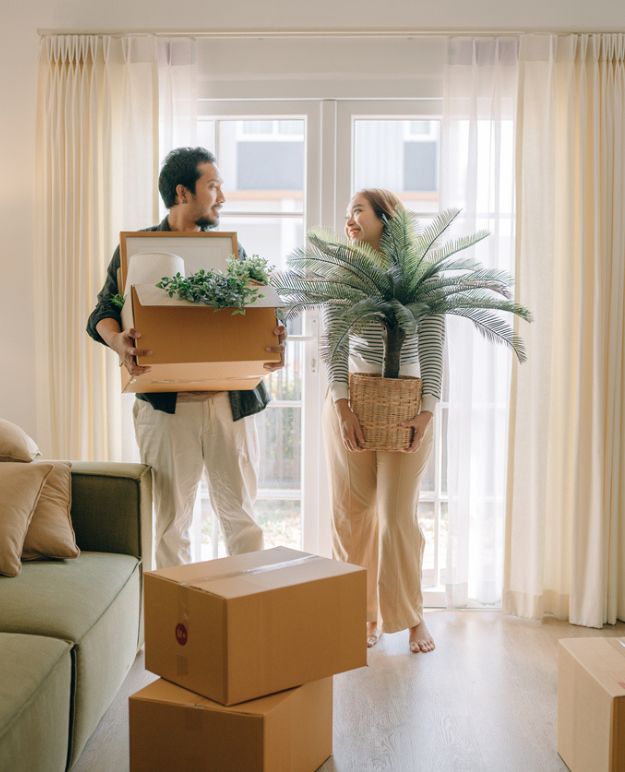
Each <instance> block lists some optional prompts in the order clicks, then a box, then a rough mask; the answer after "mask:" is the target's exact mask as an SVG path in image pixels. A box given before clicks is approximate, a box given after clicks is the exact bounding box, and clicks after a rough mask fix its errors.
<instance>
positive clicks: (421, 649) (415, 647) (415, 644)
mask: <svg viewBox="0 0 625 772" xmlns="http://www.w3.org/2000/svg"><path fill="white" fill-rule="evenodd" d="M408 644H409V646H410V651H411V652H412V653H413V654H419V653H422V654H427V652H428V651H434V649H435V648H436V646H435V644H434V639H433V638H432V636H431V635H430V631H429V630H428V628H427V625H426V624H425V622H423V621H421V622H420V623H419V624H418V625H415V626H414V627H411V628H410V635H409V638H408Z"/></svg>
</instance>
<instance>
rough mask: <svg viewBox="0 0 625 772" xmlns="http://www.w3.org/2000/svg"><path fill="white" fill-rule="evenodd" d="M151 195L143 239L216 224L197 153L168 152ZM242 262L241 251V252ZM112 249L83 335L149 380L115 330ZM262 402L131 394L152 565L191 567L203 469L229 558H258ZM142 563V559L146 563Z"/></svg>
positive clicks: (210, 176) (130, 343)
mask: <svg viewBox="0 0 625 772" xmlns="http://www.w3.org/2000/svg"><path fill="white" fill-rule="evenodd" d="M158 187H159V191H160V194H161V197H162V199H163V202H164V204H165V206H166V207H167V209H168V210H169V213H168V215H167V217H165V219H164V220H163V221H162V222H161V223H160V224H159V225H156V226H153V227H152V228H148V229H147V230H150V231H206V230H209V229H212V228H215V227H216V226H217V225H218V223H219V212H220V210H221V207H222V206H223V203H224V201H225V197H224V194H223V191H222V179H221V177H220V174H219V169H218V168H217V165H216V159H215V156H214V155H213V154H212V153H210V152H209V151H207V150H205V149H204V148H200V147H198V148H178V149H177V150H172V152H171V153H169V155H168V156H167V158H166V159H165V162H164V164H163V167H162V170H161V173H160V176H159V181H158ZM239 257H240V258H243V259H244V258H245V251H244V250H243V249H242V247H241V246H239ZM119 265H120V254H119V247H117V249H116V250H115V254H114V255H113V259H112V260H111V262H110V264H109V267H108V271H107V278H106V281H105V283H104V287H103V288H102V290H101V291H100V293H99V294H98V302H97V305H96V307H95V309H94V310H93V312H92V313H91V316H90V317H89V321H88V323H87V332H88V333H89V335H90V336H91V337H92V338H93V339H94V340H96V341H98V342H100V343H104V344H106V345H107V346H109V347H110V348H112V349H113V351H115V352H116V353H117V354H118V355H119V358H120V362H121V364H122V365H123V366H124V367H126V369H127V370H128V372H129V373H130V374H131V375H140V374H142V373H145V372H148V371H149V370H150V368H149V367H145V366H139V365H138V364H137V359H136V358H137V356H145V355H149V354H151V353H152V352H151V351H146V350H143V349H141V348H140V343H139V340H140V338H141V333H140V331H138V330H126V331H123V330H122V329H121V317H120V313H119V309H118V308H117V307H116V306H115V305H114V304H113V303H112V302H111V297H112V296H113V295H115V294H116V292H117V291H118V290H117V269H118V268H119ZM275 332H276V334H277V335H278V336H279V345H277V346H273V347H270V348H268V349H267V351H271V352H279V353H280V355H281V357H280V359H281V361H280V362H279V363H267V364H266V365H265V369H266V370H267V371H272V370H276V369H278V368H280V367H283V366H284V356H283V352H284V339H285V334H284V327H283V326H282V325H278V327H276V330H275ZM268 402H269V396H268V394H267V391H266V389H265V386H264V384H263V383H262V382H261V383H260V385H259V386H258V387H257V388H256V389H254V390H251V391H231V392H189V393H178V394H175V393H157V394H137V400H136V401H135V405H134V411H133V415H134V423H135V433H136V437H137V443H138V445H139V449H140V452H141V460H142V461H143V463H145V464H149V465H150V466H151V467H152V474H153V484H154V485H153V489H154V509H155V516H156V523H155V548H156V566H157V568H162V567H164V566H171V565H178V564H181V563H188V562H190V559H191V552H190V536H189V529H190V526H191V520H192V516H193V503H194V501H195V495H196V492H197V486H198V483H199V481H200V479H201V476H202V471H203V470H204V469H206V474H207V477H208V482H209V493H210V499H211V504H212V506H213V509H214V510H215V513H216V514H217V517H218V518H219V521H220V523H221V527H222V530H223V533H224V537H225V541H226V547H227V549H228V552H229V553H230V554H236V553H240V552H250V551H252V550H257V549H262V547H263V534H262V530H261V529H260V527H259V526H258V525H257V523H256V522H255V520H254V516H253V507H254V501H255V498H256V481H257V467H258V453H257V439H256V427H255V425H254V419H253V417H252V416H253V414H254V413H258V412H260V411H261V410H264V408H265V407H266V405H267V403H268ZM146 559H149V556H146Z"/></svg>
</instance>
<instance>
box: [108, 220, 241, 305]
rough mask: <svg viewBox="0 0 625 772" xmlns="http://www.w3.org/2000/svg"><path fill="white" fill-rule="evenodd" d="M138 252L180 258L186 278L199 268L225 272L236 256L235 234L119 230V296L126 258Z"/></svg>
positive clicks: (126, 271) (224, 232)
mask: <svg viewBox="0 0 625 772" xmlns="http://www.w3.org/2000/svg"><path fill="white" fill-rule="evenodd" d="M141 252H170V253H172V254H175V255H180V257H182V259H183V260H184V264H185V271H186V274H187V276H188V275H189V274H191V273H196V272H197V271H199V270H200V269H201V268H204V269H212V270H217V269H221V270H224V271H225V269H226V261H227V259H228V258H229V257H232V256H233V255H234V256H235V257H236V256H238V242H237V234H236V232H234V231H198V232H189V233H187V232H182V231H122V232H121V233H120V234H119V253H120V281H119V292H120V294H122V295H123V294H124V292H125V288H126V277H127V276H128V263H129V262H130V258H131V257H132V256H133V255H136V254H138V253H141Z"/></svg>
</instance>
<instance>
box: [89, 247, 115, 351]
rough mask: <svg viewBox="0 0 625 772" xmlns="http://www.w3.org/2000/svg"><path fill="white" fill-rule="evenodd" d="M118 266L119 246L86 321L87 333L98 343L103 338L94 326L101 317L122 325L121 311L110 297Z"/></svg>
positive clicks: (112, 293) (113, 292)
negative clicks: (96, 300)
mask: <svg viewBox="0 0 625 772" xmlns="http://www.w3.org/2000/svg"><path fill="white" fill-rule="evenodd" d="M119 266H120V257H119V247H117V249H116V250H115V253H114V255H113V258H112V260H111V262H110V263H109V267H108V268H107V270H106V280H105V281H104V286H103V287H102V289H101V290H100V292H99V293H98V302H97V303H96V306H95V308H94V309H93V311H92V312H91V314H90V316H89V319H88V321H87V333H88V334H89V335H90V336H91V337H92V338H93V339H94V340H95V341H97V342H98V343H102V344H104V345H106V344H105V343H104V340H103V339H102V337H101V336H100V334H99V333H98V331H97V329H96V327H97V324H98V322H99V321H101V320H102V319H115V321H116V322H117V323H118V324H119V326H120V327H121V326H122V317H121V311H120V309H119V307H118V306H116V305H115V304H114V303H113V302H112V300H111V298H112V297H113V295H116V294H117V292H118V290H117V271H118V269H119Z"/></svg>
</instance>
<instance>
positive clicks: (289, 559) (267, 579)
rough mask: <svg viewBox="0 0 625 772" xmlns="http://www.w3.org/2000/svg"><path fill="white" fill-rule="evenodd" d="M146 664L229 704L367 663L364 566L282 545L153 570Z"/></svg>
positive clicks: (147, 592)
mask: <svg viewBox="0 0 625 772" xmlns="http://www.w3.org/2000/svg"><path fill="white" fill-rule="evenodd" d="M144 586H145V602H144V608H145V666H146V668H147V669H148V670H151V671H152V672H153V673H156V674H157V675H160V676H163V678H166V679H167V680H169V681H173V682H174V683H177V684H178V685H180V686H183V687H184V688H185V689H190V690H191V691H194V692H197V693H198V694H202V695H203V696H205V697H209V698H210V699H212V700H216V701H217V702H220V703H222V704H224V705H232V704H234V703H238V702H243V701H244V700H251V699H255V698H256V697H260V696H263V695H267V694H271V693H273V692H278V691H281V690H283V689H289V688H291V687H293V686H299V685H301V684H304V683H308V682H309V681H315V680H317V679H319V678H325V677H327V676H330V675H333V674H334V673H340V672H343V671H344V670H351V669H353V668H357V667H362V666H363V665H366V663H367V653H366V643H365V632H364V631H365V622H366V571H365V569H364V568H360V567H359V566H353V565H350V564H348V563H341V562H339V561H335V560H328V559H327V558H322V557H319V556H318V555H310V554H308V553H305V552H298V551H297V550H291V549H287V548H286V547H276V548H274V549H270V550H262V551H259V552H248V553H246V554H243V555H235V556H232V557H229V558H222V559H220V560H212V561H209V562H204V563H192V564H190V565H186V566H176V567H173V568H164V569H160V570H158V571H150V572H147V573H146V574H145V577H144Z"/></svg>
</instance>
